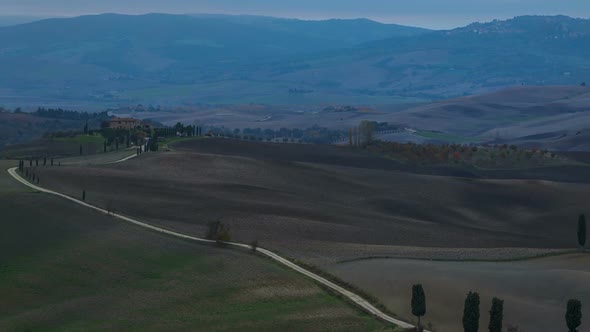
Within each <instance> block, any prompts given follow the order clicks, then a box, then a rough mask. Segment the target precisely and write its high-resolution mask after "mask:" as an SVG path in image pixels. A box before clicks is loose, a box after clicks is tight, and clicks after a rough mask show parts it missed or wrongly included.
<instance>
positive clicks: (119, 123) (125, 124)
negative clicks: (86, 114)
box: [109, 118, 151, 129]
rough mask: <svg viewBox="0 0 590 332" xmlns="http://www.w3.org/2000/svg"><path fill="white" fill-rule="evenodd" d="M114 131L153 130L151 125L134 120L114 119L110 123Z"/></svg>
mask: <svg viewBox="0 0 590 332" xmlns="http://www.w3.org/2000/svg"><path fill="white" fill-rule="evenodd" d="M109 128H112V129H151V125H150V124H148V123H145V122H142V121H140V120H138V119H133V118H113V119H111V120H110V121H109Z"/></svg>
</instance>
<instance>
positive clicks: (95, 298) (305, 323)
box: [0, 161, 388, 331]
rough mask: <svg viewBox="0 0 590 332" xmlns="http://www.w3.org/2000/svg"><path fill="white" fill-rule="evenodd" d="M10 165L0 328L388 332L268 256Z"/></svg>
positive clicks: (1, 205) (3, 187)
mask: <svg viewBox="0 0 590 332" xmlns="http://www.w3.org/2000/svg"><path fill="white" fill-rule="evenodd" d="M14 165H15V162H14V161H0V168H2V172H1V173H0V212H1V213H2V216H3V219H2V224H3V231H2V233H1V234H0V242H1V243H2V248H3V249H4V250H2V251H1V252H0V261H1V262H2V264H1V266H0V278H1V280H2V282H1V283H0V291H1V292H2V294H3V296H2V298H0V308H1V309H2V310H0V330H2V331H25V330H28V331H30V330H33V331H38V330H43V331H48V330H55V331H58V330H59V331H63V330H76V331H81V330H83V331H105V330H125V331H146V330H167V331H195V330H203V329H205V330H212V329H218V330H228V331H229V330H240V331H261V330H263V331H276V330H286V331H296V330H305V331H325V330H327V329H329V330H334V331H350V330H351V329H353V330H359V331H361V330H362V331H388V329H387V328H386V327H385V324H383V323H381V322H379V321H377V320H375V319H373V317H370V316H369V315H366V314H364V313H361V312H360V311H358V310H356V309H355V308H353V307H351V306H349V305H348V304H346V303H344V302H342V301H341V300H340V299H338V298H337V297H335V296H333V295H331V294H329V293H326V292H325V291H324V290H323V289H321V288H320V287H319V286H318V285H316V284H314V283H313V282H312V281H311V280H307V279H304V278H303V277H300V276H298V275H297V274H295V272H292V271H290V270H285V269H283V268H281V267H279V266H277V265H274V263H272V262H271V261H270V260H266V259H263V258H260V257H257V256H256V255H253V254H251V253H249V252H241V251H237V250H231V249H226V248H221V247H215V246H207V245H201V244H195V243H192V242H187V241H183V240H179V239H175V238H173V237H168V236H164V235H161V234H157V233H155V232H150V231H146V230H143V229H141V228H139V227H136V226H133V225H129V224H125V223H124V222H122V221H120V220H117V219H114V218H111V217H108V216H106V215H104V214H101V213H98V212H95V211H92V210H90V209H87V208H84V207H78V206H77V205H75V204H72V203H70V202H68V201H66V200H63V199H61V198H57V197H55V196H50V195H45V194H40V193H36V192H32V191H30V190H28V189H27V188H26V187H25V186H23V185H21V184H20V183H18V182H17V181H16V180H14V179H12V178H11V177H10V176H9V175H8V173H7V172H6V171H5V170H6V169H7V168H8V167H13V166H14ZM121 294H124V296H121Z"/></svg>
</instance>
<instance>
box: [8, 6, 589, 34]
mask: <svg viewBox="0 0 590 332" xmlns="http://www.w3.org/2000/svg"><path fill="white" fill-rule="evenodd" d="M0 13H2V15H5V16H9V15H24V16H43V17H47V16H54V17H58V16H78V15H84V14H99V13H121V14H143V13H173V14H188V13H191V14H196V13H210V14H211V13H214V14H248V15H265V16H277V17H289V18H300V19H328V18H360V17H362V18H369V19H373V20H376V21H380V22H385V23H398V24H404V25H412V26H420V27H425V28H433V29H447V28H454V27H458V26H464V25H467V24H469V23H472V22H483V21H490V20H492V19H507V18H512V17H514V16H519V15H557V14H562V15H568V16H573V17H580V18H590V0H0Z"/></svg>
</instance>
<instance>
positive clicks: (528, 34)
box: [0, 14, 590, 106]
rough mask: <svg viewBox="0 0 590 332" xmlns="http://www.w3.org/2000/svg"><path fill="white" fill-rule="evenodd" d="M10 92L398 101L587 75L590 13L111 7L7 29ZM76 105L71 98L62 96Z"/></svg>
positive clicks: (22, 96) (30, 96)
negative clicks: (434, 26) (484, 19)
mask: <svg viewBox="0 0 590 332" xmlns="http://www.w3.org/2000/svg"><path fill="white" fill-rule="evenodd" d="M0 72H1V73H2V75H0V104H5V105H7V106H10V104H13V105H16V104H23V103H24V104H30V105H32V106H37V105H39V104H43V103H50V102H52V101H53V102H57V103H62V105H63V104H64V103H68V102H72V103H73V102H82V101H83V102H86V103H89V104H96V105H101V106H102V105H112V104H125V103H130V104H133V103H144V104H147V103H152V104H163V105H166V104H168V105H170V104H181V103H234V104H240V103H269V104H321V103H342V104H388V103H396V102H400V101H406V100H413V101H415V100H431V99H442V98H446V97H454V96H461V95H466V94H475V93H480V92H486V91H490V90H496V89H498V88H502V87H506V86H514V85H555V84H561V85H578V84H580V83H581V82H584V81H589V82H590V20H582V19H572V18H569V17H565V16H553V17H544V16H526V17H518V18H515V19H512V20H507V21H493V22H489V23H477V24H472V25H469V26H467V27H464V28H458V29H454V30H449V31H430V30H426V29H420V28H413V27H406V26H399V25H392V24H381V23H377V22H373V21H370V20H365V19H357V20H327V21H303V20H293V19H278V18H270V17H256V16H224V15H192V16H191V15H165V14H150V15H140V16H127V15H116V14H106V15H97V16H83V17H77V18H68V19H49V20H43V21H38V22H33V23H28V24H22V25H15V26H7V27H2V28H0ZM65 106H67V105H65Z"/></svg>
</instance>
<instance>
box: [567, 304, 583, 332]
mask: <svg viewBox="0 0 590 332" xmlns="http://www.w3.org/2000/svg"><path fill="white" fill-rule="evenodd" d="M565 322H566V324H567V328H568V331H569V332H578V327H580V325H582V302H580V301H579V300H569V301H567V310H566V312H565Z"/></svg>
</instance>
